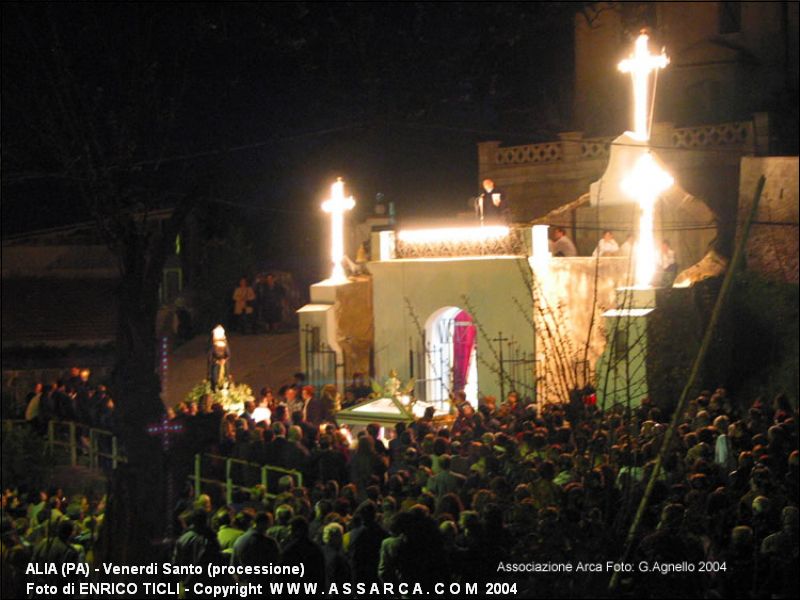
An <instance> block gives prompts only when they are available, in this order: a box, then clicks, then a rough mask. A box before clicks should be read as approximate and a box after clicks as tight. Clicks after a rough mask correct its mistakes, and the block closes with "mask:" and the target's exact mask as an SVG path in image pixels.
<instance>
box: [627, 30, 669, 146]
mask: <svg viewBox="0 0 800 600" xmlns="http://www.w3.org/2000/svg"><path fill="white" fill-rule="evenodd" d="M649 39H650V38H648V36H647V34H645V33H643V34H641V35H640V36H639V37H638V38H636V43H635V45H634V49H633V54H632V55H631V56H629V57H628V58H626V59H625V60H623V61H622V62H621V63H619V65H618V68H619V70H620V71H622V72H623V73H630V74H631V80H632V82H633V131H632V132H631V134H632V137H633V138H634V139H637V140H640V141H643V142H644V141H647V140H648V139H650V127H649V118H648V113H649V110H650V94H649V89H648V87H649V86H648V84H649V82H650V73H651V72H657V71H658V69H663V68H664V67H666V66H667V65H668V64H669V58H667V55H666V54H664V52H663V51H662V52H661V54H650V50H648V48H647V42H648V40H649Z"/></svg>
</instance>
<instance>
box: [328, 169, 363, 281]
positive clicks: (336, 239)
mask: <svg viewBox="0 0 800 600" xmlns="http://www.w3.org/2000/svg"><path fill="white" fill-rule="evenodd" d="M355 205H356V201H355V200H354V199H353V197H352V196H348V197H347V198H345V197H344V182H343V181H342V178H341V177H339V178H337V179H336V183H334V184H333V185H332V186H331V197H330V198H329V199H327V200H325V202H323V203H322V210H324V211H325V212H326V213H330V214H331V262H333V271H331V276H330V279H329V281H330V282H331V283H344V282H346V281H347V276H346V275H345V273H344V267H343V266H342V260H343V259H344V212H345V211H346V210H351V209H352V208H353V207H354V206H355Z"/></svg>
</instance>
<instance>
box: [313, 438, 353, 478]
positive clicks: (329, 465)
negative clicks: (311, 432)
mask: <svg viewBox="0 0 800 600" xmlns="http://www.w3.org/2000/svg"><path fill="white" fill-rule="evenodd" d="M331 446H332V440H331V436H329V435H323V436H322V437H320V440H319V448H315V449H314V451H313V452H312V453H311V459H310V462H309V467H308V474H309V477H310V478H311V481H312V482H314V481H321V482H325V481H330V480H334V481H344V480H345V477H346V476H347V461H346V459H345V457H344V455H343V454H342V453H341V452H337V451H336V450H334V449H333V448H331Z"/></svg>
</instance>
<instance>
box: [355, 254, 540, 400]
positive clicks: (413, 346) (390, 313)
mask: <svg viewBox="0 0 800 600" xmlns="http://www.w3.org/2000/svg"><path fill="white" fill-rule="evenodd" d="M369 271H370V273H371V274H372V276H373V286H372V289H373V307H374V312H375V370H376V375H377V377H378V378H379V379H382V378H384V377H386V376H387V375H388V373H389V371H390V370H391V369H396V370H397V372H398V374H399V376H400V378H401V379H403V380H405V379H407V378H408V377H409V375H410V366H409V350H413V351H414V352H416V351H418V350H419V348H420V346H421V343H420V337H421V335H420V330H421V329H423V330H424V327H425V322H426V321H427V319H428V317H429V316H430V315H431V314H432V313H433V312H434V311H436V310H438V309H440V308H442V307H443V306H457V307H460V308H463V309H464V310H467V311H468V312H470V314H471V315H472V317H473V319H474V320H475V323H476V325H478V326H479V327H478V338H477V351H478V389H479V394H482V395H487V394H491V395H494V396H497V397H498V398H499V396H500V383H499V378H498V376H497V374H496V373H495V372H493V371H492V369H493V368H494V369H497V368H498V367H497V360H496V358H495V355H494V354H493V353H492V351H491V349H490V348H489V345H490V344H491V345H492V346H493V347H494V349H495V350H496V349H497V344H496V343H494V342H490V341H487V339H486V338H487V337H488V338H495V337H497V334H498V332H502V333H503V336H504V337H508V338H510V337H512V336H513V337H514V338H515V340H517V341H518V342H519V344H520V346H521V347H522V348H525V349H526V350H527V351H529V352H530V351H532V350H533V328H532V325H531V316H532V299H531V295H530V292H529V289H528V287H527V285H526V283H525V282H526V278H528V277H529V276H530V275H529V274H530V270H529V267H528V265H527V262H526V259H525V258H524V257H497V256H493V257H484V258H481V257H476V258H457V259H456V258H450V259H405V260H393V261H385V262H371V263H369ZM464 295H466V296H467V297H468V301H469V306H467V303H466V302H465V301H464V298H463V296H464ZM406 298H407V299H408V302H409V303H410V305H411V307H412V309H413V312H414V314H415V316H416V319H417V320H418V322H419V328H418V326H417V324H416V323H415V322H414V318H413V317H412V314H411V311H410V310H409V308H408V305H407V303H406ZM514 299H516V300H517V302H518V303H519V305H520V306H521V307H523V308H522V309H520V308H518V306H517V305H516V304H515V302H514ZM481 329H482V330H483V332H484V333H482V332H481ZM484 334H485V335H484ZM487 362H488V366H487V364H485V363H487ZM415 377H417V378H420V377H424V374H420V373H419V372H415ZM508 391H509V386H506V392H508Z"/></svg>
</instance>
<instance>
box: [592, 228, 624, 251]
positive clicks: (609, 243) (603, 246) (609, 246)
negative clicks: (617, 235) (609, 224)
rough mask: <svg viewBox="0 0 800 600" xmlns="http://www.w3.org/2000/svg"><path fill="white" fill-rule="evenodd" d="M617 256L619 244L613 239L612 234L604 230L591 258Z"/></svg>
mask: <svg viewBox="0 0 800 600" xmlns="http://www.w3.org/2000/svg"><path fill="white" fill-rule="evenodd" d="M618 254H619V244H617V240H615V239H614V234H613V233H612V232H611V231H610V230H608V229H606V230H605V231H604V232H603V237H601V238H600V241H598V242H597V247H596V248H595V249H594V252H592V256H593V257H595V258H596V257H598V256H617V255H618Z"/></svg>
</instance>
